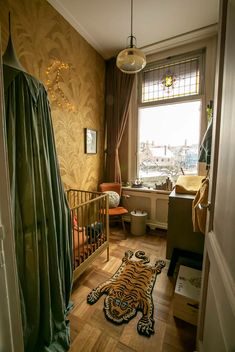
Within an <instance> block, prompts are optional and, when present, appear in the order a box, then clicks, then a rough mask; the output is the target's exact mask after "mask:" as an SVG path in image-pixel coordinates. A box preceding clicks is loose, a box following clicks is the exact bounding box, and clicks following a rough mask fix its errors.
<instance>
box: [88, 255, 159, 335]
mask: <svg viewBox="0 0 235 352" xmlns="http://www.w3.org/2000/svg"><path fill="white" fill-rule="evenodd" d="M133 256H134V252H132V251H130V250H129V251H127V252H125V256H124V258H123V259H122V264H121V266H120V267H119V269H118V270H117V271H116V273H115V274H114V275H113V276H112V277H111V278H110V279H109V280H107V281H105V282H103V283H101V284H100V285H99V286H97V287H96V288H95V289H93V290H92V291H91V292H90V293H89V294H88V296H87V303H89V304H94V303H96V302H97V301H98V299H99V298H100V297H101V296H102V295H103V294H107V296H106V297H105V300H104V312H105V316H106V318H107V319H108V320H110V321H112V322H114V323H116V324H122V323H127V322H128V321H129V320H130V319H132V318H133V317H135V316H136V314H137V312H138V311H141V312H142V317H141V319H140V320H139V321H138V324H137V330H138V332H139V334H141V335H144V336H150V335H151V334H154V319H153V313H154V305H153V299H152V291H153V287H154V284H155V281H156V278H157V275H158V274H160V273H161V270H162V268H163V267H164V266H165V262H164V261H162V260H158V261H157V262H156V263H155V265H150V264H148V263H150V260H149V258H148V257H147V256H146V255H145V252H143V251H137V252H135V257H136V258H137V259H134V258H133Z"/></svg>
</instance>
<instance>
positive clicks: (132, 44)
mask: <svg viewBox="0 0 235 352" xmlns="http://www.w3.org/2000/svg"><path fill="white" fill-rule="evenodd" d="M133 39H134V37H133V0H131V43H130V44H131V45H130V46H131V48H133V46H134V43H133Z"/></svg>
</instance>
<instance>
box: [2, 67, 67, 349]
mask: <svg viewBox="0 0 235 352" xmlns="http://www.w3.org/2000/svg"><path fill="white" fill-rule="evenodd" d="M3 73H4V90H5V110H6V126H7V131H6V133H7V144H8V159H9V172H10V186H11V201H12V216H13V225H14V234H15V248H16V258H17V267H18V276H19V283H20V295H21V308H22V309H21V310H22V322H23V332H24V343H25V351H28V352H33V351H37V352H38V351H57V352H59V351H67V350H68V349H69V324H68V321H67V318H66V313H67V310H68V306H69V298H70V293H71V285H72V236H71V218H70V211H69V207H68V204H67V201H66V197H65V193H64V189H63V185H62V181H61V178H60V172H59V168H58V161H57V156H56V150H55V142H54V135H53V128H52V121H51V113H50V106H49V102H48V98H47V93H46V91H45V88H44V86H43V85H42V83H40V82H39V81H38V80H36V79H35V78H33V77H32V76H30V75H29V74H27V73H25V72H23V71H20V70H17V69H15V68H12V67H10V66H7V65H4V68H3Z"/></svg>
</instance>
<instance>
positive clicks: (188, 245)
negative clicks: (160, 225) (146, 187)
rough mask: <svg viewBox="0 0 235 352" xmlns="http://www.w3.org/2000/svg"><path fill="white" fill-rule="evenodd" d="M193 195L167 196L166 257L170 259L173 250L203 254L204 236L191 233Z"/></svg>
mask: <svg viewBox="0 0 235 352" xmlns="http://www.w3.org/2000/svg"><path fill="white" fill-rule="evenodd" d="M193 199H194V195H191V194H180V193H175V190H173V191H172V192H171V194H170V195H169V209H168V231H167V252H166V257H167V258H168V259H171V256H172V252H173V249H174V248H178V249H181V250H185V251H190V252H194V253H198V254H202V253H203V248H204V235H203V234H202V233H201V232H193V223H192V201H193Z"/></svg>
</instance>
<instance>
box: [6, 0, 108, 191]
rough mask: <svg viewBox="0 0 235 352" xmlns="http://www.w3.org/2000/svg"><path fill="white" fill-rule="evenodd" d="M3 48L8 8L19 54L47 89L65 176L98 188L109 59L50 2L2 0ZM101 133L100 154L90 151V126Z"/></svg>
mask: <svg viewBox="0 0 235 352" xmlns="http://www.w3.org/2000/svg"><path fill="white" fill-rule="evenodd" d="M0 8H1V12H0V22H1V27H2V28H1V29H2V30H1V32H2V49H3V52H4V51H5V48H6V45H7V40H8V12H9V10H10V11H11V17H12V38H13V42H14V46H15V49H16V52H17V56H18V58H19V60H20V62H21V64H22V66H23V67H24V68H25V69H26V70H27V72H28V73H30V74H32V75H33V76H34V77H37V78H38V79H39V80H40V81H42V82H43V83H44V85H45V86H46V88H47V91H48V96H49V100H50V102H51V111H52V120H53V128H54V133H55V141H56V149H57V155H58V159H59V166H60V171H61V176H62V179H63V182H64V185H65V187H66V188H70V187H74V188H79V189H89V190H95V189H96V188H97V185H98V183H99V182H100V181H102V176H103V157H104V153H103V149H104V147H103V144H104V77H105V62H104V60H103V58H102V57H101V56H100V55H99V54H98V53H97V52H96V51H95V50H94V49H93V48H92V47H91V46H90V45H89V44H88V43H87V42H86V41H85V40H84V39H83V38H82V37H81V36H80V35H79V34H78V33H77V32H76V31H75V30H74V29H73V28H72V27H71V26H70V25H69V24H68V23H67V22H66V21H65V20H64V18H63V17H62V16H60V15H59V14H58V13H57V12H56V10H54V8H53V7H52V6H51V5H50V4H49V3H48V2H47V1H46V0H33V1H32V0H0ZM87 127H88V128H92V129H95V130H97V131H98V149H97V150H98V152H97V154H96V155H87V154H85V153H84V128H87Z"/></svg>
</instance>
